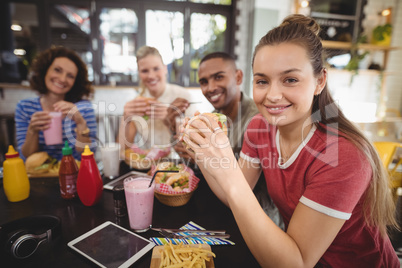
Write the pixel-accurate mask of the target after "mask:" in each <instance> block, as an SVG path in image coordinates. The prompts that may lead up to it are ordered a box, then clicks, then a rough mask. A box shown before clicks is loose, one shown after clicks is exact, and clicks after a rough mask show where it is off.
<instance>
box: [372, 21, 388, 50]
mask: <svg viewBox="0 0 402 268" xmlns="http://www.w3.org/2000/svg"><path fill="white" fill-rule="evenodd" d="M391 33H392V26H391V24H389V23H386V24H384V25H378V26H377V27H375V28H374V29H373V38H372V43H373V44H375V45H383V46H389V45H390V44H391Z"/></svg>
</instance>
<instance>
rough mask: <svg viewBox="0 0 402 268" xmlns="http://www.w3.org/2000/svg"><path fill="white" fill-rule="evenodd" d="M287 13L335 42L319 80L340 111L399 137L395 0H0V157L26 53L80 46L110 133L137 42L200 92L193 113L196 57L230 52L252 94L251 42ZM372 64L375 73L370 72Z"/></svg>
mask: <svg viewBox="0 0 402 268" xmlns="http://www.w3.org/2000/svg"><path fill="white" fill-rule="evenodd" d="M339 6H341V7H342V6H343V7H344V8H343V9H337V7H339ZM384 10H385V11H387V10H388V11H389V14H388V15H386V13H382V12H383V11H384ZM295 12H297V13H303V14H306V15H311V16H313V17H315V18H317V19H318V20H319V21H320V24H321V26H323V28H325V31H324V33H325V34H326V36H325V38H326V40H327V41H338V42H339V41H341V42H342V43H335V46H332V48H331V50H329V51H331V55H332V56H333V57H330V58H329V59H328V63H329V64H331V68H329V82H328V83H329V88H330V90H331V91H332V93H333V96H334V97H335V99H336V101H337V102H338V103H339V105H340V106H341V108H342V109H343V111H344V112H345V114H346V115H347V116H348V117H349V118H350V119H352V120H353V121H354V122H356V123H357V124H358V125H359V126H360V127H361V128H362V129H363V131H365V132H366V134H367V135H368V136H369V138H370V139H371V140H373V141H380V140H386V141H399V142H402V117H401V114H402V0H383V1H377V0H342V1H335V0H310V1H302V0H282V1H275V0H254V1H253V0H220V1H219V0H182V1H162V0H136V1H134V0H132V1H127V0H115V1H105V0H92V1H90V0H80V1H77V0H54V1H49V0H25V1H24V0H14V1H12V0H5V1H4V0H3V1H1V3H0V36H1V38H0V50H1V51H0V55H1V57H0V152H1V154H0V160H2V161H3V160H4V159H3V157H4V153H5V152H6V150H7V147H8V145H9V144H13V145H15V144H16V142H15V134H14V121H13V117H14V109H15V105H16V104H17V102H18V101H19V100H21V99H25V98H28V97H31V96H35V95H36V94H35V92H34V91H32V90H30V89H29V84H28V82H27V76H28V75H29V63H30V61H31V60H32V58H33V57H34V55H35V53H37V52H39V51H41V50H43V49H46V48H47V47H49V46H51V45H64V46H68V47H70V48H73V49H75V50H76V51H77V52H78V53H79V54H80V56H81V57H82V58H83V59H84V60H85V61H86V63H87V65H88V69H89V75H90V79H91V80H92V81H93V82H94V84H95V94H94V96H93V99H92V102H93V104H94V105H95V107H96V111H97V115H98V122H99V128H98V136H99V138H100V140H102V141H106V140H113V139H114V138H115V135H116V132H117V124H118V120H119V116H120V115H121V114H122V112H123V105H124V103H125V102H126V101H127V100H129V99H132V98H134V97H135V96H136V94H137V93H136V91H134V90H133V88H135V87H137V86H138V75H137V70H136V67H137V66H136V59H135V51H136V49H137V48H138V47H140V46H142V45H151V46H155V47H157V48H158V49H159V50H160V51H161V54H162V56H163V58H164V61H165V64H167V65H168V69H169V81H170V82H172V83H176V84H180V85H182V86H185V87H188V88H189V90H191V95H192V99H193V100H197V101H199V100H202V104H198V105H197V106H198V107H197V108H198V109H199V110H200V111H201V112H203V111H211V110H212V106H211V105H210V104H209V103H208V101H207V100H206V99H205V98H204V96H203V95H202V93H201V91H200V89H199V87H198V84H197V67H198V62H199V60H200V59H201V58H202V56H203V55H205V54H206V53H209V52H212V51H217V50H223V51H226V52H229V53H231V54H234V55H235V56H236V58H237V64H238V67H239V68H241V69H242V70H243V72H244V74H245V78H244V81H243V85H242V89H243V91H244V92H246V93H247V94H249V95H250V96H252V87H251V57H252V53H253V48H254V47H255V45H256V44H257V42H258V40H259V39H260V38H261V37H262V36H263V35H264V34H265V33H266V32H267V31H268V30H270V29H271V28H273V27H275V26H277V25H278V24H279V23H280V22H281V21H282V20H283V18H284V17H286V16H287V15H288V14H291V13H295ZM387 23H389V24H390V25H391V26H392V33H391V36H390V37H391V38H390V39H388V40H385V41H382V42H383V43H377V44H376V45H371V44H372V43H373V42H374V41H375V40H374V39H375V34H373V31H374V29H375V28H377V29H378V28H381V27H378V26H384V25H386V24H387ZM362 36H366V42H367V43H369V44H370V45H366V46H364V45H362V46H361V47H363V48H364V49H359V50H356V52H357V53H359V54H360V55H362V54H363V53H364V52H365V51H367V52H368V54H367V55H366V56H365V57H364V58H363V59H362V60H360V61H358V62H357V64H358V65H357V66H358V68H357V69H356V68H355V69H353V70H351V71H350V70H345V67H346V65H347V63H348V62H349V61H350V60H351V57H350V55H351V52H354V50H350V49H351V48H353V47H352V44H355V43H356V42H358V40H360V37H362ZM387 41H389V43H386V42H387ZM384 42H385V45H384ZM332 45H333V43H332ZM339 45H341V47H339ZM344 45H346V48H345V47H343V46H344ZM359 45H360V44H359ZM327 46H328V47H330V46H331V42H329V43H328V44H327ZM378 68H381V69H383V71H379V70H373V69H378ZM2 161H1V162H2Z"/></svg>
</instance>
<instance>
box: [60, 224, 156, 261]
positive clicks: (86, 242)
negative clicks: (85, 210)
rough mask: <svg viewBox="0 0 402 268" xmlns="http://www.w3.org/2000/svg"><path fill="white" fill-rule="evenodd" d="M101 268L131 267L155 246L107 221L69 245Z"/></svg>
mask: <svg viewBox="0 0 402 268" xmlns="http://www.w3.org/2000/svg"><path fill="white" fill-rule="evenodd" d="M67 245H68V246H69V247H70V248H71V249H73V250H74V251H76V252H78V253H79V254H81V255H82V256H84V257H86V258H88V259H89V260H91V261H92V262H94V263H96V264H97V265H99V266H100V267H108V268H110V267H120V268H124V267H129V266H130V265H132V264H133V263H134V262H136V261H137V260H138V259H139V258H141V257H142V256H143V255H145V254H146V253H147V252H148V251H150V250H151V249H152V248H153V247H154V246H155V244H154V243H153V242H151V241H150V240H147V239H145V238H143V237H141V236H139V235H137V234H135V233H133V232H131V231H129V230H126V229H124V228H123V227H120V226H119V225H117V224H114V223H112V222H110V221H107V222H105V223H103V224H101V225H99V226H98V227H96V228H94V229H92V230H91V231H89V232H87V233H85V234H83V235H81V236H79V237H77V238H76V239H74V240H72V241H70V242H69V243H68V244H67Z"/></svg>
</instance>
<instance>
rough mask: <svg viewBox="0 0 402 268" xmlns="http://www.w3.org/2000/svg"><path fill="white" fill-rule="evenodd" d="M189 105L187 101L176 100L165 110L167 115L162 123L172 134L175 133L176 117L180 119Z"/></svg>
mask: <svg viewBox="0 0 402 268" xmlns="http://www.w3.org/2000/svg"><path fill="white" fill-rule="evenodd" d="M189 105H190V104H189V102H188V100H186V99H183V98H176V99H175V100H174V101H173V102H172V103H171V104H170V105H169V107H168V108H167V115H166V117H165V120H164V123H165V125H166V126H168V127H169V128H170V130H171V131H172V132H173V133H175V132H176V117H178V116H179V117H181V116H182V115H183V114H184V113H185V112H186V110H187V108H188V106H189ZM177 134H178V133H177Z"/></svg>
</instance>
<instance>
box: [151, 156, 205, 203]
mask: <svg viewBox="0 0 402 268" xmlns="http://www.w3.org/2000/svg"><path fill="white" fill-rule="evenodd" d="M157 170H158V171H160V170H167V171H172V170H174V171H178V172H177V173H168V172H158V173H157V174H156V175H155V197H156V199H158V200H159V201H160V202H161V203H162V204H164V205H167V206H171V207H179V206H183V205H185V204H187V203H188V201H190V199H191V197H192V196H193V194H194V191H195V190H196V189H197V187H198V182H199V181H200V180H199V179H198V178H197V177H196V176H195V175H194V171H193V170H192V169H191V168H189V167H187V166H186V165H184V164H175V163H174V162H161V163H159V164H158V165H156V166H154V167H153V168H152V169H151V172H150V174H151V175H153V174H154V173H155V172H156V171H157Z"/></svg>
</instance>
